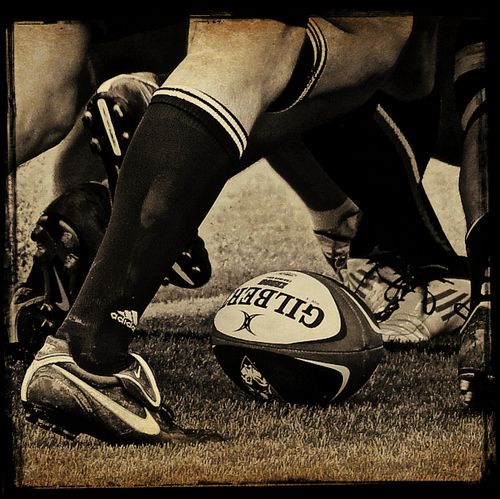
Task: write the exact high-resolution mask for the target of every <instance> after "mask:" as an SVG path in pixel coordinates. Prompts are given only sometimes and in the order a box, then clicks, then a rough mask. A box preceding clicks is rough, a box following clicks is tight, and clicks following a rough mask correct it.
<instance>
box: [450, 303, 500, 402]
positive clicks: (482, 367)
mask: <svg viewBox="0 0 500 499" xmlns="http://www.w3.org/2000/svg"><path fill="white" fill-rule="evenodd" d="M458 378H459V385H460V395H461V398H462V400H463V402H464V403H465V404H466V405H468V406H469V407H471V408H474V409H488V408H490V407H491V406H492V405H493V402H494V396H495V382H496V380H495V373H494V371H493V362H492V338H491V310H490V303H489V302H483V303H480V304H479V305H477V306H476V307H475V308H474V309H473V311H472V312H471V314H470V316H469V318H468V319H467V321H466V322H465V324H464V325H463V327H462V330H461V332H460V350H459V352H458Z"/></svg>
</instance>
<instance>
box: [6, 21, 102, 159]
mask: <svg viewBox="0 0 500 499" xmlns="http://www.w3.org/2000/svg"><path fill="white" fill-rule="evenodd" d="M12 35H13V56H12V64H13V69H14V96H13V97H14V98H15V104H16V114H15V140H16V164H18V165H19V164H22V163H24V162H25V161H27V160H29V159H31V158H33V157H35V156H37V155H38V154H40V153H42V152H43V151H45V150H47V149H49V148H50V147H52V146H54V145H55V144H57V143H58V142H59V141H60V140H61V139H63V138H64V137H65V136H66V135H67V133H68V132H69V131H70V130H71V128H72V126H73V124H74V122H75V119H76V116H77V114H78V112H79V110H80V108H81V106H82V105H83V104H84V102H85V101H86V100H87V99H88V97H89V96H90V94H91V92H92V89H93V87H92V77H91V74H90V69H89V66H88V48H89V43H90V37H91V34H90V30H89V28H88V26H87V25H85V24H83V23H79V22H71V23H68V22H64V23H54V24H39V23H38V24H31V23H26V24H25V23H14V25H13V28H12Z"/></svg>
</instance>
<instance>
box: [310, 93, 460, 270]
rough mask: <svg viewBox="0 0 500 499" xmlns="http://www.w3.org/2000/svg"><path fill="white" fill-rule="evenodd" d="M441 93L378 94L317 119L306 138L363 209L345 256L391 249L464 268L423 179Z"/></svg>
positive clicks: (413, 259) (422, 261) (416, 259)
mask: <svg viewBox="0 0 500 499" xmlns="http://www.w3.org/2000/svg"><path fill="white" fill-rule="evenodd" d="M439 112H440V98H439V95H438V94H437V92H434V93H433V94H431V95H430V96H428V97H426V98H425V99H421V100H419V101H417V102H413V103H412V102H409V103H403V102H400V101H397V100H395V99H393V98H390V97H388V96H386V95H377V96H375V97H374V98H373V99H372V100H371V101H370V102H368V103H367V104H366V105H365V106H363V107H362V108H360V109H359V110H358V111H356V112H354V113H352V114H350V115H349V116H348V117H346V118H345V119H344V120H343V121H342V122H341V123H336V124H329V125H327V126H322V127H318V128H316V129H314V130H312V131H310V132H308V133H307V134H306V135H305V137H304V141H305V143H306V145H307V146H308V147H309V149H310V150H311V152H312V153H313V154H314V156H315V157H316V158H317V159H318V160H319V161H320V163H321V164H322V165H323V167H324V168H325V170H326V171H327V172H328V173H329V175H330V176H331V177H332V178H333V179H334V180H335V181H336V182H337V184H338V185H339V186H340V187H341V188H342V189H343V190H344V192H345V193H346V194H347V195H348V196H349V197H350V198H351V199H352V200H353V201H354V202H355V203H356V204H357V205H358V206H359V208H360V209H361V210H362V212H363V217H362V221H361V225H360V227H359V231H358V235H357V236H356V237H355V239H354V241H353V243H352V246H351V256H353V257H357V258H366V257H369V256H370V255H372V254H373V253H374V252H377V251H388V252H392V253H396V254H398V255H399V256H401V257H402V258H404V259H405V260H406V261H408V262H409V263H413V264H415V265H430V264H439V265H443V266H446V267H448V268H449V269H450V272H451V273H453V274H454V275H457V276H466V275H467V267H466V260H465V258H464V257H460V256H458V255H457V254H456V252H455V251H454V250H453V248H452V246H451V245H450V243H449V241H448V239H447V237H446V235H445V233H444V231H443V229H442V227H441V224H440V222H439V220H438V218H437V216H436V214H435V212H434V210H433V208H432V205H431V203H430V201H429V199H428V197H427V195H426V193H425V190H424V187H423V185H422V177H423V174H424V171H425V169H426V166H427V164H428V161H429V159H430V158H431V156H432V154H433V151H434V147H435V144H436V139H437V134H438V126H439Z"/></svg>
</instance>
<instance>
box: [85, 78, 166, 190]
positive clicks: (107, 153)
mask: <svg viewBox="0 0 500 499" xmlns="http://www.w3.org/2000/svg"><path fill="white" fill-rule="evenodd" d="M158 87H159V79H158V77H157V76H156V75H155V74H153V73H132V74H121V75H118V76H115V77H114V78H111V79H110V80H107V81H105V82H104V83H103V84H102V85H101V86H100V87H99V88H98V89H97V92H96V93H95V94H94V95H93V96H92V97H91V99H90V100H89V102H88V104H87V109H86V111H85V113H84V115H83V118H82V120H83V124H84V126H85V127H86V128H87V129H88V130H89V132H90V135H91V140H90V147H91V148H92V151H93V152H94V153H96V154H98V155H99V156H100V157H101V159H102V161H103V163H104V167H105V168H106V173H107V176H108V182H109V187H110V190H111V192H112V193H114V190H115V187H116V181H117V178H118V172H119V170H120V168H121V165H122V162H123V158H124V156H125V152H126V150H127V147H128V145H129V142H130V139H131V138H132V135H133V134H134V132H135V130H136V128H137V126H138V125H139V122H140V121H141V119H142V116H143V115H144V113H145V111H146V108H147V107H148V104H149V102H150V100H151V97H152V96H153V93H154V91H155V90H157V89H158Z"/></svg>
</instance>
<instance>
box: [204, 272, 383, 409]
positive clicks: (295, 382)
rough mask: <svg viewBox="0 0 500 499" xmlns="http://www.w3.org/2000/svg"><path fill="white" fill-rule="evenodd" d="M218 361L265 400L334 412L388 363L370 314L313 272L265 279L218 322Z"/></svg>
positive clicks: (234, 298) (241, 294) (245, 287)
mask: <svg viewBox="0 0 500 499" xmlns="http://www.w3.org/2000/svg"><path fill="white" fill-rule="evenodd" d="M211 342H212V348H213V351H214V353H215V356H216V358H217V360H218V362H219V364H220V366H221V367H222V369H223V371H224V372H225V373H226V374H227V376H228V377H229V378H230V379H231V380H233V381H234V382H235V383H236V384H237V385H238V386H239V387H240V388H242V389H243V390H244V391H246V392H247V393H249V394H251V395H253V396H255V397H256V398H259V399H263V400H271V399H276V400H283V401H286V402H292V403H298V404H329V403H331V402H333V401H338V400H342V399H345V398H347V397H349V396H350V395H353V394H354V393H355V392H357V391H358V390H359V389H360V388H361V387H362V386H363V385H364V384H365V383H366V381H367V380H368V379H369V378H370V376H371V375H372V374H373V372H374V371H375V369H376V368H377V366H378V364H379V363H380V360H381V359H382V356H383V351H384V348H383V343H382V336H381V334H380V330H379V328H378V326H377V324H376V321H375V320H374V318H373V316H372V314H371V312H370V310H369V309H368V308H367V307H366V306H365V304H364V303H363V302H362V301H361V300H360V299H359V298H357V297H356V295H354V294H353V293H352V292H351V291H349V290H348V289H347V288H346V287H345V286H343V285H342V284H341V283H339V282H338V281H335V280H334V279H331V278H329V277H327V276H323V275H320V274H316V273H313V272H308V271H295V270H283V271H275V272H269V273H267V274H263V275H260V276H257V277H255V278H253V279H251V280H249V281H247V282H245V283H244V284H242V285H241V286H239V287H238V288H237V289H235V290H234V291H233V292H232V293H231V294H230V295H229V296H228V298H227V299H226V300H225V302H224V303H223V305H222V306H221V307H220V309H219V310H218V312H217V313H216V315H215V318H214V328H213V331H212V335H211Z"/></svg>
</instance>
